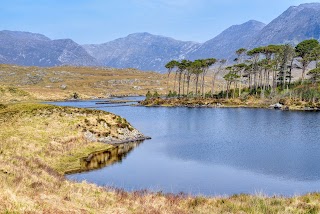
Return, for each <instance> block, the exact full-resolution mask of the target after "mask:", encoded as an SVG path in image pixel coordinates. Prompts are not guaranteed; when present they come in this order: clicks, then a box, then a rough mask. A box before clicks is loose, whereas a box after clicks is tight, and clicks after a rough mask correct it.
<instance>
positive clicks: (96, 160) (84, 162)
mask: <svg viewBox="0 0 320 214" xmlns="http://www.w3.org/2000/svg"><path fill="white" fill-rule="evenodd" d="M141 143H142V141H136V142H130V143H125V144H118V145H116V146H115V148H113V149H110V150H108V151H103V152H96V153H93V154H91V155H89V156H88V157H85V158H82V159H80V165H81V171H82V172H83V171H89V170H94V169H100V168H103V167H106V166H111V165H113V164H116V163H119V162H120V163H121V162H122V160H123V159H125V158H126V157H127V155H128V154H129V153H130V152H131V151H132V150H134V149H135V148H136V147H138V146H139V145H140V144H141Z"/></svg>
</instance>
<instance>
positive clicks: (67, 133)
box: [0, 103, 320, 213]
mask: <svg viewBox="0 0 320 214" xmlns="http://www.w3.org/2000/svg"><path fill="white" fill-rule="evenodd" d="M0 120H1V123H0V136H1V143H0V213H319V212H320V194H319V193H313V194H307V195H304V196H296V197H292V198H285V197H266V196H264V195H245V194H240V195H234V196H230V197H213V198H209V197H202V196H198V197H192V196H189V195H185V194H178V195H174V194H163V193H161V192H158V193H150V192H148V191H135V192H125V191H123V190H119V189H112V188H107V187H98V186H96V185H93V184H88V183H86V182H81V183H76V182H72V181H69V180H66V179H65V178H64V176H63V174H64V173H66V172H67V171H68V170H72V169H74V168H77V167H78V166H79V158H81V157H86V156H88V154H90V153H92V152H94V151H98V150H105V149H110V148H111V147H112V146H110V145H108V144H102V143H98V142H91V141H88V139H86V138H84V137H83V133H84V130H83V129H84V127H85V128H87V129H95V131H96V134H98V133H99V132H104V131H108V132H109V131H110V134H111V135H117V134H119V132H117V129H119V126H118V123H119V121H120V120H121V121H122V122H125V121H124V119H119V117H118V116H116V115H113V114H110V113H104V112H101V111H92V110H86V109H77V108H68V107H55V106H51V105H43V104H30V103H23V104H9V105H2V107H1V108H0ZM106 123H108V124H106ZM131 128H133V127H131Z"/></svg>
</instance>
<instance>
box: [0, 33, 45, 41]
mask: <svg viewBox="0 0 320 214" xmlns="http://www.w3.org/2000/svg"><path fill="white" fill-rule="evenodd" d="M0 34H5V35H7V36H11V37H14V38H16V39H32V40H43V41H50V40H51V39H49V38H48V37H46V36H45V35H42V34H39V33H30V32H24V31H11V30H3V31H0Z"/></svg>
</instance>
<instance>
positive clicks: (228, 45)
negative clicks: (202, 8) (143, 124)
mask: <svg viewBox="0 0 320 214" xmlns="http://www.w3.org/2000/svg"><path fill="white" fill-rule="evenodd" d="M204 33H205V32H204ZM310 38H316V39H318V40H320V3H308V4H301V5H299V6H292V7H290V8H288V9H287V10H286V11H285V12H284V13H283V14H281V15H280V16H279V17H277V18H276V19H274V20H273V21H272V22H270V23H269V24H268V25H265V24H263V23H261V22H259V21H255V20H251V21H248V22H246V23H243V24H240V25H234V26H231V27H230V28H228V29H226V30H225V31H223V32H222V33H221V34H219V35H218V36H216V37H214V38H213V39H211V40H209V41H207V42H205V43H202V44H201V43H196V42H190V41H179V40H175V39H172V38H169V37H164V36H157V35H152V34H149V33H135V34H130V35H128V36H127V37H124V38H120V39H116V40H114V41H111V42H107V43H103V44H88V45H83V46H81V45H79V44H77V43H75V42H74V41H72V40H71V39H59V40H51V39H49V38H48V37H46V36H44V35H41V34H35V33H28V32H18V31H0V63H7V64H18V65H36V66H57V65H79V66H109V67H116V68H128V67H129V68H136V69H140V70H154V71H165V70H166V69H165V68H164V65H165V64H166V63H167V62H169V61H171V60H173V59H175V60H179V59H191V60H194V59H199V58H211V57H213V58H218V59H222V58H224V59H229V60H233V59H234V58H235V51H236V50H238V49H239V48H247V49H251V48H254V47H257V46H261V45H269V44H285V43H291V44H294V45H295V44H297V43H299V42H301V41H303V40H305V39H310Z"/></svg>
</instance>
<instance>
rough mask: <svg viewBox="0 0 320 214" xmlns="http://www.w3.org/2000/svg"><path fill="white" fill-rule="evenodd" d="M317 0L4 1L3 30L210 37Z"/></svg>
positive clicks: (91, 36)
mask: <svg viewBox="0 0 320 214" xmlns="http://www.w3.org/2000/svg"><path fill="white" fill-rule="evenodd" d="M308 2H320V0H319V1H316V0H313V1H312V0H311V1H310V0H309V1H304V0H1V4H0V20H1V21H0V30H19V31H30V32H35V33H41V34H44V35H46V36H48V37H50V38H52V39H59V38H71V39H73V40H74V41H76V42H78V43H80V44H90V43H103V42H107V41H111V40H113V39H116V38H119V37H125V36H127V35H128V34H130V33H136V32H149V33H152V34H157V35H164V36H169V37H173V38H175V39H179V40H191V41H198V42H204V41H206V40H209V39H211V38H213V37H214V36H216V35H218V34H219V33H221V32H222V31H223V30H225V29H226V28H228V27H229V26H231V25H234V24H241V23H244V22H246V21H248V20H251V19H254V20H258V21H262V22H264V23H268V22H270V21H271V20H272V19H274V18H276V17H277V16H278V15H280V14H281V13H282V12H283V11H285V10H286V9H287V8H288V7H289V6H292V5H299V4H301V3H308Z"/></svg>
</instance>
